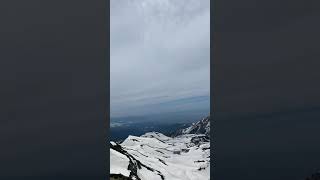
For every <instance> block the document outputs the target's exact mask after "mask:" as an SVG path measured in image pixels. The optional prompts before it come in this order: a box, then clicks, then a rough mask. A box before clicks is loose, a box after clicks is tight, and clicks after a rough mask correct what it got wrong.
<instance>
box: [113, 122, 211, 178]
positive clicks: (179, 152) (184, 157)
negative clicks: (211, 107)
mask: <svg viewBox="0 0 320 180" xmlns="http://www.w3.org/2000/svg"><path fill="white" fill-rule="evenodd" d="M205 119H206V118H204V119H202V120H201V122H197V123H194V124H192V126H194V127H195V126H197V127H199V126H200V124H201V127H202V126H203V127H204V129H206V131H203V132H204V133H209V131H210V128H208V127H206V126H207V125H208V124H209V122H206V121H208V120H209V119H208V118H207V120H205ZM196 124H197V125H196ZM190 127H191V126H190ZM190 127H188V128H190ZM188 128H184V129H188ZM191 129H192V130H191ZM193 129H194V128H190V131H181V132H183V134H176V135H175V136H173V137H168V136H165V135H163V134H161V133H158V132H149V133H146V134H144V135H142V136H129V137H128V138H127V139H125V140H124V141H123V142H122V143H121V144H118V143H115V142H110V147H111V148H110V179H111V180H115V179H117V180H209V179H210V140H209V138H208V136H207V135H206V134H188V133H187V132H197V133H198V132H202V128H198V130H199V131H196V130H195V129H197V128H195V129H194V130H193Z"/></svg>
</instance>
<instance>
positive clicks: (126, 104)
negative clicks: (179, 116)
mask: <svg viewBox="0 0 320 180" xmlns="http://www.w3.org/2000/svg"><path fill="white" fill-rule="evenodd" d="M209 65H210V1H209V0H184V1H176V0H130V1H129V0H111V2H110V86H111V87H110V88H111V89H110V106H111V107H110V112H111V117H125V116H141V115H147V114H155V113H160V114H163V113H170V112H183V111H185V112H193V111H198V112H199V111H201V112H206V113H207V114H208V113H209V106H210V104H209V98H210V66H209Z"/></svg>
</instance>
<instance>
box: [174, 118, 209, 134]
mask: <svg viewBox="0 0 320 180" xmlns="http://www.w3.org/2000/svg"><path fill="white" fill-rule="evenodd" d="M182 134H205V135H207V136H208V137H210V116H208V117H205V118H203V119H202V120H200V121H198V122H195V123H192V125H191V126H189V127H187V128H184V129H178V130H177V131H176V132H174V133H173V135H172V136H173V137H175V136H178V135H182Z"/></svg>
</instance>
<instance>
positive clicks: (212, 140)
mask: <svg viewBox="0 0 320 180" xmlns="http://www.w3.org/2000/svg"><path fill="white" fill-rule="evenodd" d="M215 2H216V1H215V0H214V1H210V147H211V148H210V167H211V168H210V179H211V180H213V179H214V178H213V177H214V167H215V162H214V159H215V158H214V157H215V128H216V127H215V119H214V108H215V105H214V72H215V69H214V68H215V67H214V49H215V41H214V39H215V36H214V35H215V33H214V18H215V9H214V7H215Z"/></svg>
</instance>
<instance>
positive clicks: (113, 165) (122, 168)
mask: <svg viewBox="0 0 320 180" xmlns="http://www.w3.org/2000/svg"><path fill="white" fill-rule="evenodd" d="M128 165H129V159H128V158H127V157H126V156H125V155H123V154H121V153H119V152H118V151H115V150H113V149H110V174H122V175H124V176H127V177H129V175H130V171H129V170H128V169H127V168H128Z"/></svg>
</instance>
